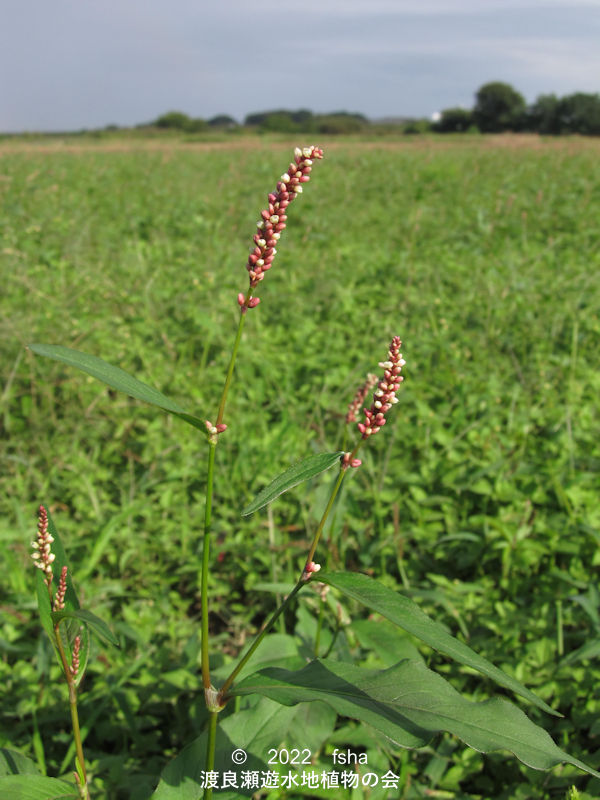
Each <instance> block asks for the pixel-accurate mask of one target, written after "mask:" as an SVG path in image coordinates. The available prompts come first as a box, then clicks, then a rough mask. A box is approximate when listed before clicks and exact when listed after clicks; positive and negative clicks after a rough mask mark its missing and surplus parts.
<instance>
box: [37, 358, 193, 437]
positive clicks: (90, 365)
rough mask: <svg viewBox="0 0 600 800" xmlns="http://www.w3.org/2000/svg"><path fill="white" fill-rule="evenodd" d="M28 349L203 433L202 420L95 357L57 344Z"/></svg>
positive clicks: (131, 376) (150, 387) (144, 384)
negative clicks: (140, 401) (74, 368)
mask: <svg viewBox="0 0 600 800" xmlns="http://www.w3.org/2000/svg"><path fill="white" fill-rule="evenodd" d="M28 347H29V349H30V350H32V351H33V352H34V353H37V354H38V355H40V356H46V357H47V358H52V359H54V361H60V362H62V363H63V364H67V365H68V366H70V367H76V368H77V369H80V370H81V371H82V372H86V373H87V374H88V375H91V376H92V377H93V378H97V379H98V380H99V381H102V382H103V383H106V384H108V386H111V387H112V388H113V389H117V390H118V391H120V392H125V394H128V395H129V396H130V397H135V398H136V399H137V400H143V401H144V402H145V403H149V404H150V405H152V406H158V408H162V409H163V411H168V412H169V413H170V414H174V415H175V416H176V417H179V418H180V419H182V420H184V421H185V422H187V423H189V424H190V425H193V426H194V428H198V429H199V430H201V431H202V432H203V433H206V425H205V422H204V420H202V419H200V418H199V417H196V416H194V415H193V414H188V413H187V411H186V410H185V409H184V408H182V407H181V406H180V405H179V404H178V403H175V402H174V401H173V400H170V399H169V398H168V397H166V396H165V395H164V394H163V393H162V392H159V391H158V389H154V388H153V387H152V386H148V385H147V384H146V383H142V381H139V380H138V379H137V378H134V377H133V375H130V374H129V373H128V372H125V370H123V369H121V368H120V367H114V366H113V365H112V364H108V363H107V362H106V361H103V360H102V359H101V358H98V357H97V356H91V355H88V353H81V352H79V350H72V349H71V348H70V347H63V346H62V345H59V344H30V345H28Z"/></svg>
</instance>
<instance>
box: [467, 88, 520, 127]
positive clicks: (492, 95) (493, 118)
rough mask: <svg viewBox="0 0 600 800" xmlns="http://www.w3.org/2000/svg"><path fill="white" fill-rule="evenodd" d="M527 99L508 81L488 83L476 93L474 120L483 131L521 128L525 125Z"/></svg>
mask: <svg viewBox="0 0 600 800" xmlns="http://www.w3.org/2000/svg"><path fill="white" fill-rule="evenodd" d="M525 110H526V105H525V99H524V97H523V95H521V94H519V92H517V90H516V89H513V87H512V86H510V84H508V83H501V82H500V81H495V82H492V83H486V84H485V85H484V86H482V87H481V88H480V89H479V90H478V92H477V94H476V95H475V107H474V108H473V120H474V122H475V124H476V125H477V127H478V128H479V130H480V131H481V132H482V133H499V132H500V131H509V130H510V131H514V130H519V128H521V127H522V126H523V118H524V114H525Z"/></svg>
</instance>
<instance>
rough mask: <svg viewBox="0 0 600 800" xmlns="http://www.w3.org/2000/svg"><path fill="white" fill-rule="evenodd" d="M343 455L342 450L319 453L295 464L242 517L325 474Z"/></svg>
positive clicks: (257, 498) (266, 487) (257, 497)
mask: <svg viewBox="0 0 600 800" xmlns="http://www.w3.org/2000/svg"><path fill="white" fill-rule="evenodd" d="M343 455H344V453H343V451H341V450H340V451H339V452H337V453H319V455H316V456H309V457H308V458H305V459H303V460H302V461H299V462H298V463H297V464H294V465H293V466H291V467H290V468H289V469H286V471H285V472H282V473H281V475H278V476H277V477H276V478H275V480H273V481H271V483H270V484H269V485H268V486H265V488H264V489H263V490H262V491H261V492H259V493H258V494H257V495H256V497H255V498H254V500H253V501H252V502H251V503H250V504H249V505H247V506H246V508H245V509H244V510H243V511H242V516H243V517H247V516H248V515H249V514H254V512H255V511H258V510H259V508H263V507H264V506H267V505H269V503H271V502H273V500H275V498H276V497H279V495H280V494H283V493H284V492H287V490H288V489H291V488H292V487H294V486H298V484H299V483H304V481H307V480H309V479H310V478H314V476H315V475H318V474H319V473H320V472H325V470H326V469H329V468H330V467H332V466H333V465H334V464H335V463H336V462H338V463H339V460H340V458H341V456H343Z"/></svg>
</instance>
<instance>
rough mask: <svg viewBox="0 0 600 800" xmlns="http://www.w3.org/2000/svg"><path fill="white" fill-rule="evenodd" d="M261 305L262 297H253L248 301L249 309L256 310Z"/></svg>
mask: <svg viewBox="0 0 600 800" xmlns="http://www.w3.org/2000/svg"><path fill="white" fill-rule="evenodd" d="M259 303H260V297H251V298H250V300H248V308H256V306H257V305H258V304H259Z"/></svg>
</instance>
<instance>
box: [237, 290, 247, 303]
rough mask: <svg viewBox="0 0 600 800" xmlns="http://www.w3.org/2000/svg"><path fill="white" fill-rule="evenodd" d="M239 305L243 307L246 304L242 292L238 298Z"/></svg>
mask: <svg viewBox="0 0 600 800" xmlns="http://www.w3.org/2000/svg"><path fill="white" fill-rule="evenodd" d="M237 301H238V305H240V306H243V305H245V303H246V298H245V297H244V295H243V293H242V292H240V293H239V294H238V296H237Z"/></svg>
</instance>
